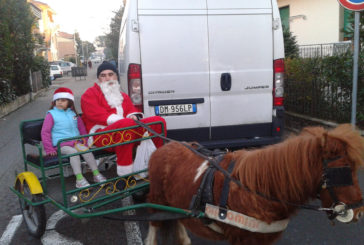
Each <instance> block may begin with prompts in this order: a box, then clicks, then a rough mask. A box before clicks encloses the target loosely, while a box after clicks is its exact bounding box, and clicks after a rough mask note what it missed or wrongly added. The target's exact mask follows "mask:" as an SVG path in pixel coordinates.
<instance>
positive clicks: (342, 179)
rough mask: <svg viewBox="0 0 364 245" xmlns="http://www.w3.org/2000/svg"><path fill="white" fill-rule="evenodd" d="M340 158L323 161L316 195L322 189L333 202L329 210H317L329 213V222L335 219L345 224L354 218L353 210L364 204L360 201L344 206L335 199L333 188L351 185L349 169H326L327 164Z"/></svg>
mask: <svg viewBox="0 0 364 245" xmlns="http://www.w3.org/2000/svg"><path fill="white" fill-rule="evenodd" d="M341 158H342V157H341V156H337V157H335V158H332V159H324V160H323V173H322V180H321V184H320V188H319V191H318V193H320V192H321V190H323V189H326V190H328V192H329V195H330V197H331V199H332V200H333V204H332V206H331V208H320V209H319V210H321V211H329V212H330V214H329V215H328V218H329V219H330V220H333V219H335V218H337V219H338V220H339V221H341V222H344V223H347V222H350V221H351V220H352V219H353V218H354V211H353V209H355V208H358V207H361V206H363V205H364V203H363V199H362V200H360V201H359V202H356V203H353V204H345V203H343V202H340V200H339V199H338V198H337V196H336V194H335V191H334V187H343V186H351V185H353V178H352V170H351V167H349V166H343V167H328V164H329V163H330V162H335V161H337V160H339V159H341Z"/></svg>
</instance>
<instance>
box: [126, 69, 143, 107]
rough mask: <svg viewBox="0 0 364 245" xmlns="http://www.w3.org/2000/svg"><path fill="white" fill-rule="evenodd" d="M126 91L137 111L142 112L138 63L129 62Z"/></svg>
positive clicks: (141, 90) (140, 75)
mask: <svg viewBox="0 0 364 245" xmlns="http://www.w3.org/2000/svg"><path fill="white" fill-rule="evenodd" d="M128 90H129V91H128V92H129V96H130V99H131V101H132V102H133V104H134V106H135V107H136V108H137V110H138V111H140V112H143V86H142V73H141V67H140V65H139V64H129V67H128Z"/></svg>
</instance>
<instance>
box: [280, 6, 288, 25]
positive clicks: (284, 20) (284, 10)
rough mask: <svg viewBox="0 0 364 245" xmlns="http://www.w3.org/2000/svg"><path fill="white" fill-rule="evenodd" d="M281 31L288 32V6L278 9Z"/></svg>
mask: <svg viewBox="0 0 364 245" xmlns="http://www.w3.org/2000/svg"><path fill="white" fill-rule="evenodd" d="M279 14H280V16H281V21H282V27H283V29H287V30H289V6H287V7H283V8H280V9H279Z"/></svg>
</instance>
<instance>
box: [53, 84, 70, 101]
mask: <svg viewBox="0 0 364 245" xmlns="http://www.w3.org/2000/svg"><path fill="white" fill-rule="evenodd" d="M58 99H70V100H72V101H75V97H74V96H73V92H72V90H71V89H69V88H65V87H61V88H57V89H56V91H54V94H53V101H55V100H58Z"/></svg>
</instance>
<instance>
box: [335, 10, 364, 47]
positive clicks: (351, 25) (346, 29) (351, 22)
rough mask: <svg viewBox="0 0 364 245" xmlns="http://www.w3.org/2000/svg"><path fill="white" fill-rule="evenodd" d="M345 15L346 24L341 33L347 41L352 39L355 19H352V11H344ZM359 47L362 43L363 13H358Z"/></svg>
mask: <svg viewBox="0 0 364 245" xmlns="http://www.w3.org/2000/svg"><path fill="white" fill-rule="evenodd" d="M345 11H346V12H345V13H346V14H347V15H348V24H347V25H346V26H344V28H343V29H341V31H342V32H343V33H344V35H345V36H346V38H347V39H349V40H353V39H354V27H355V18H354V13H355V12H354V11H349V10H345ZM359 25H360V26H359V28H360V30H359V42H360V45H359V47H363V43H364V29H363V28H364V14H363V12H361V13H360V23H359Z"/></svg>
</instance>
